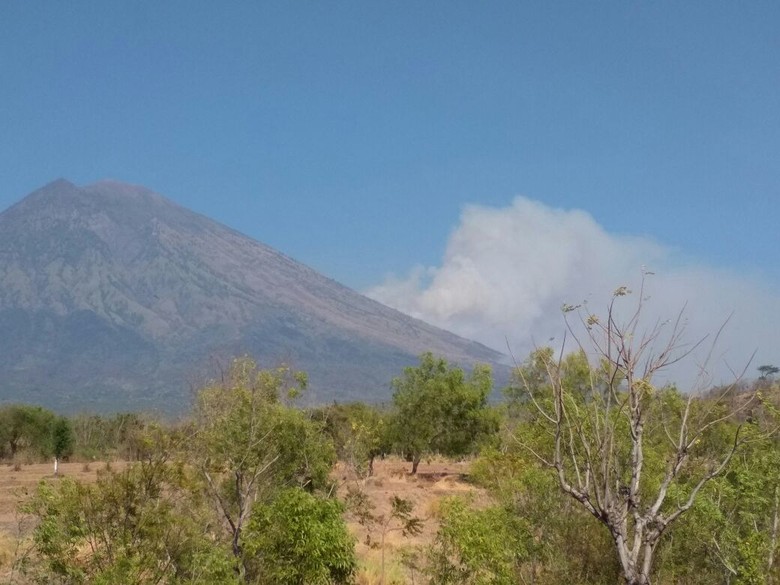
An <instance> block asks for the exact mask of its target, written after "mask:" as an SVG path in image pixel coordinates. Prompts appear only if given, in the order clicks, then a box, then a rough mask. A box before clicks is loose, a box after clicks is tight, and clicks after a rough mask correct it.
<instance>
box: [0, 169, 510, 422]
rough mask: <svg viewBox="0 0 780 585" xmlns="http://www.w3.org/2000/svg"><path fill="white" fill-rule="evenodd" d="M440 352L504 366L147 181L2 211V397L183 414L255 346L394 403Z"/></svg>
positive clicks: (41, 194)
mask: <svg viewBox="0 0 780 585" xmlns="http://www.w3.org/2000/svg"><path fill="white" fill-rule="evenodd" d="M425 350H431V351H434V352H436V353H439V354H442V355H446V356H448V357H449V358H451V359H453V360H456V361H458V362H459V363H461V364H464V365H469V364H472V363H474V362H476V361H483V362H496V361H499V360H501V357H502V356H501V354H499V353H498V352H496V351H494V350H492V349H489V348H487V347H486V346H483V345H480V344H478V343H475V342H472V341H468V340H466V339H463V338H461V337H458V336H456V335H454V334H451V333H448V332H446V331H443V330H441V329H437V328H436V327H433V326H430V325H428V324H426V323H423V322H422V321H419V320H416V319H413V318H411V317H409V316H406V315H404V314H402V313H400V312H398V311H396V310H393V309H390V308H388V307H386V306H384V305H382V304H380V303H378V302H376V301H373V300H371V299H368V298H367V297H364V296H362V295H360V294H358V293H356V292H354V291H352V290H350V289H348V288H346V287H344V286H342V285H340V284H338V283H337V282H335V281H333V280H331V279H328V278H326V277H324V276H322V275H321V274H318V273H317V272H315V271H313V270H312V269H310V268H308V267H306V266H304V265H302V264H300V263H298V262H296V261H294V260H292V259H291V258H289V257H287V256H285V255H283V254H281V253H279V252H277V251H276V250H273V249H272V248H270V247H268V246H266V245H264V244H261V243H259V242H257V241H255V240H252V239H251V238H248V237H246V236H244V235H242V234H240V233H238V232H236V231H234V230H232V229H230V228H227V227H225V226H223V225H221V224H219V223H217V222H214V221H212V220H210V219H208V218H206V217H204V216H201V215H198V214H196V213H193V212H191V211H189V210H187V209H184V208H182V207H180V206H178V205H176V204H174V203H173V202H171V201H169V200H167V199H165V198H164V197H162V196H160V195H158V194H156V193H153V192H152V191H149V190H148V189H145V188H143V187H138V186H133V185H127V184H123V183H119V182H114V181H103V182H99V183H95V184H93V185H88V186H86V187H81V188H80V187H77V186H75V185H73V184H71V183H69V182H68V181H65V180H58V181H55V182H53V183H51V184H49V185H47V186H45V187H43V188H42V189H39V190H38V191H35V192H34V193H32V194H31V195H29V196H28V197H26V198H25V199H23V200H22V201H20V202H19V203H17V204H16V205H14V206H12V207H11V208H9V209H7V210H6V211H5V212H3V213H2V214H0V379H2V383H0V401H26V402H35V403H40V404H45V405H49V406H53V407H59V408H64V409H67V410H77V409H82V408H84V409H93V410H111V409H118V408H132V409H136V410H137V409H145V408H161V409H163V410H167V411H174V412H175V411H178V410H181V409H183V408H184V407H185V405H186V404H187V401H188V400H189V389H190V386H191V385H193V384H198V383H200V382H201V381H203V380H204V378H205V377H208V376H213V375H215V372H216V371H217V370H216V366H217V365H218V364H219V363H222V364H224V362H225V361H226V360H227V359H228V358H229V357H231V356H234V355H238V354H243V353H248V354H250V355H252V356H254V357H256V358H257V359H258V360H259V361H261V363H262V364H263V365H269V366H270V365H274V364H276V363H278V362H279V361H286V362H288V363H291V364H292V365H293V366H294V367H296V368H298V369H302V370H305V371H307V372H308V373H309V377H310V381H311V388H312V393H313V395H314V398H315V399H316V400H318V401H327V400H332V399H334V398H336V399H342V400H343V399H349V398H362V399H366V400H372V399H386V398H387V397H388V396H389V381H390V380H391V378H392V377H393V376H394V375H397V374H398V373H400V371H401V368H402V367H403V366H404V365H408V364H411V363H414V362H415V360H416V356H417V355H418V354H419V353H421V352H422V351H425Z"/></svg>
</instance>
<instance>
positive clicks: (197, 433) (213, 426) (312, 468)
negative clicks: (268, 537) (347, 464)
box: [190, 358, 335, 581]
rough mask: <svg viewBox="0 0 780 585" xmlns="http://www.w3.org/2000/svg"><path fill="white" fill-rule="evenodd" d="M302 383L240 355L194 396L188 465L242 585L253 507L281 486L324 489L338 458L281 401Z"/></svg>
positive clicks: (313, 429) (311, 424) (319, 433)
mask: <svg viewBox="0 0 780 585" xmlns="http://www.w3.org/2000/svg"><path fill="white" fill-rule="evenodd" d="M305 383H306V380H305V376H304V375H303V374H301V373H296V372H293V371H291V370H290V369H289V368H287V367H286V366H281V367H278V368H275V369H261V368H258V367H257V364H256V363H255V362H254V361H252V360H251V359H249V358H240V359H236V360H234V362H233V364H232V367H231V369H230V371H229V373H228V375H227V376H226V377H225V379H224V380H222V381H220V382H215V383H213V384H211V385H209V386H207V387H206V388H204V389H202V390H201V391H200V392H199V394H198V397H197V402H196V405H195V413H194V429H193V431H194V432H193V438H192V441H191V454H190V457H191V459H190V462H191V464H192V465H194V466H195V467H196V468H197V469H198V471H199V473H200V474H201V477H203V480H204V483H205V490H206V493H207V494H208V496H209V497H210V498H211V499H212V501H213V502H214V504H215V505H216V509H217V512H218V514H219V515H220V516H221V518H222V520H223V525H224V526H225V527H226V529H227V532H228V535H229V538H230V543H231V549H232V551H233V554H234V556H235V557H236V559H237V560H238V562H239V571H240V578H241V580H242V581H247V579H248V575H247V563H248V559H247V556H246V554H245V552H244V548H243V543H244V540H243V538H242V533H243V530H244V528H245V526H246V523H247V522H248V520H249V518H250V516H251V514H252V509H253V507H254V505H255V504H256V503H257V502H268V501H271V500H272V499H273V497H274V495H275V493H276V492H278V491H279V490H282V489H285V488H289V487H294V486H295V487H300V488H305V489H306V490H309V491H313V490H315V489H317V488H322V487H324V485H325V484H326V483H327V481H328V478H327V474H328V473H329V471H330V469H331V466H332V464H333V462H334V460H335V453H334V449H333V447H332V445H331V444H330V442H329V441H327V440H325V439H326V437H325V436H324V433H323V432H322V428H321V426H319V425H317V424H316V423H314V422H313V421H311V420H309V419H308V418H306V416H305V414H304V413H303V412H302V411H300V410H296V409H293V408H290V407H288V406H285V405H284V404H283V403H282V401H283V400H285V399H292V398H293V397H294V396H296V395H297V394H298V393H299V392H300V391H301V390H302V388H303V387H304V386H305Z"/></svg>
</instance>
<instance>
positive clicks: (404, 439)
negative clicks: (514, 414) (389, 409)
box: [392, 353, 496, 474]
mask: <svg viewBox="0 0 780 585" xmlns="http://www.w3.org/2000/svg"><path fill="white" fill-rule="evenodd" d="M392 384H393V389H394V393H393V404H394V405H395V418H394V439H395V443H396V447H397V448H398V449H399V451H400V452H401V453H403V454H404V455H406V456H408V457H409V458H410V459H411V461H412V473H413V474H414V473H417V467H418V465H419V464H420V460H421V459H422V457H423V456H424V455H425V454H426V453H441V454H443V455H449V456H458V455H465V454H467V453H469V452H471V451H472V450H473V449H474V447H475V445H476V443H477V441H479V439H480V438H481V437H482V436H483V435H484V434H486V433H489V432H491V431H494V430H495V428H496V421H495V419H494V418H492V417H491V414H490V413H491V411H490V410H489V409H488V408H487V397H488V395H489V393H490V391H491V389H492V386H493V380H492V375H491V370H490V367H489V366H486V365H476V366H475V367H474V369H473V371H472V372H471V374H470V375H469V376H466V374H465V373H464V371H463V370H462V369H461V368H457V367H453V366H450V365H449V364H448V363H447V360H445V359H444V358H439V357H434V356H433V354H431V353H425V354H423V355H422V356H421V357H420V365H419V366H417V367H409V368H406V369H405V370H404V374H403V376H401V377H399V378H395V379H394V380H393V383H392Z"/></svg>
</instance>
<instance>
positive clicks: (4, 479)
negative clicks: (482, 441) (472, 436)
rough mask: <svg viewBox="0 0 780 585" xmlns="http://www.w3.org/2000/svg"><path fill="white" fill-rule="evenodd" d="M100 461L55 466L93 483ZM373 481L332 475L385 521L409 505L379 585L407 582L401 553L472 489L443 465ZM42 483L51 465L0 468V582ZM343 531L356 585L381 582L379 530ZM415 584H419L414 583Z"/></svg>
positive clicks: (381, 473)
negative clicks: (410, 525)
mask: <svg viewBox="0 0 780 585" xmlns="http://www.w3.org/2000/svg"><path fill="white" fill-rule="evenodd" d="M126 465H127V464H126V463H123V462H112V463H111V465H110V468H111V469H113V470H117V471H119V470H121V469H122V468H124V467H125V466H126ZM106 467H107V465H106V463H105V462H92V463H90V464H89V465H86V464H84V463H61V464H60V477H70V478H73V479H77V480H80V481H87V482H89V481H94V480H95V479H96V478H97V475H98V472H99V471H100V470H104V469H106ZM374 470H375V473H374V477H371V478H369V479H368V480H367V481H365V482H364V483H363V482H360V481H358V480H357V479H356V478H355V477H353V476H351V474H349V473H348V472H347V471H346V470H345V469H344V468H343V467H342V466H338V467H337V468H336V469H335V470H334V478H335V479H336V480H337V481H338V483H339V486H340V487H339V493H340V494H341V495H344V494H346V492H347V489H348V488H349V487H350V486H351V487H353V488H354V487H360V488H361V489H362V490H363V491H364V492H365V494H366V495H367V496H368V498H369V501H370V502H371V504H372V505H373V508H374V510H373V513H374V514H375V515H377V516H383V515H384V516H385V517H386V516H387V515H388V514H389V513H390V510H391V499H392V497H393V496H398V497H400V498H404V499H407V500H410V501H411V502H412V503H413V504H414V514H415V515H416V516H417V517H419V518H422V519H423V520H424V524H423V530H422V532H421V533H420V534H418V535H415V536H410V537H404V536H403V535H402V534H401V532H400V531H398V530H394V531H391V532H388V533H387V534H386V536H385V585H401V584H406V583H411V582H412V581H411V572H410V570H409V569H408V568H407V567H406V566H404V563H403V557H404V554H403V553H404V551H409V550H414V549H422V548H424V547H425V546H427V545H429V544H431V543H432V542H433V539H434V537H435V535H436V531H437V529H438V519H439V505H440V502H441V499H442V498H444V497H447V496H452V495H458V494H464V493H468V492H473V493H476V494H477V495H479V492H478V490H477V489H476V488H475V487H474V486H472V485H471V484H469V483H468V481H467V480H466V475H467V473H468V464H467V463H454V462H451V461H446V460H433V461H430V462H425V461H423V462H422V463H421V464H420V468H419V471H418V473H417V475H416V476H413V475H410V474H409V470H410V464H409V463H406V462H404V461H401V460H399V459H396V458H388V459H386V460H383V461H377V462H376V463H375V467H374ZM42 480H46V481H57V478H56V477H54V475H53V468H52V465H51V464H48V463H46V464H30V465H26V464H22V465H21V466H20V467H19V470H18V471H14V467H13V466H12V465H2V466H0V582H6V581H5V580H4V578H7V576H8V574H9V571H10V568H11V564H12V562H13V560H14V556H15V555H16V554H17V550H18V543H19V539H22V538H24V537H25V534H24V533H25V532H29V527H27V529H26V530H25V528H24V527H23V526H20V521H19V517H18V514H17V512H16V509H17V507H18V505H19V503H20V502H21V501H23V500H24V499H25V498H26V497H27V496H28V494H30V493H31V491H32V490H34V489H35V486H36V485H37V484H38V483H39V482H40V481H42ZM348 526H349V528H350V530H351V531H352V533H353V534H354V535H355V538H356V541H357V543H356V551H357V555H358V559H359V563H360V566H359V571H358V576H357V583H358V585H379V584H380V583H381V568H380V567H381V555H382V551H381V549H380V546H379V540H380V538H381V534H380V529H379V528H377V527H374V528H373V529H367V528H366V527H364V526H361V525H360V524H359V523H358V522H356V521H355V520H354V519H352V518H350V519H348ZM416 582H422V581H421V580H420V579H417V580H416Z"/></svg>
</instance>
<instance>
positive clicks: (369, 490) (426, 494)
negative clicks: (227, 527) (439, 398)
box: [336, 458, 481, 585]
mask: <svg viewBox="0 0 780 585" xmlns="http://www.w3.org/2000/svg"><path fill="white" fill-rule="evenodd" d="M410 467H411V465H410V464H409V463H406V462H404V461H401V460H399V459H397V458H389V459H386V460H384V461H377V462H376V463H375V465H374V477H371V478H369V479H368V480H367V481H366V482H365V483H362V482H360V481H358V480H356V479H355V478H354V477H352V476H350V474H349V473H348V472H347V471H346V470H344V469H343V468H341V467H339V468H337V469H336V474H337V478H338V480H339V482H340V484H341V488H340V493H341V494H342V495H344V494H346V491H347V489H348V488H349V487H352V488H359V489H362V490H363V492H364V493H365V494H366V495H367V496H368V499H369V501H370V502H371V504H372V505H373V513H374V515H377V516H385V517H387V516H388V515H389V513H390V511H391V500H392V498H393V496H398V497H400V498H404V499H407V500H409V501H411V502H412V503H413V504H414V515H415V516H417V517H418V518H421V519H423V521H424V524H423V530H422V532H421V533H420V534H418V535H415V536H409V537H405V536H403V534H402V533H401V531H399V530H394V531H391V532H389V533H387V534H386V535H385V585H392V584H394V583H397V584H405V583H411V574H410V571H409V570H408V569H407V568H406V567H404V563H403V556H404V555H403V553H404V551H409V550H414V549H418V550H419V549H422V548H424V547H426V546H428V545H430V544H432V543H433V540H434V538H435V536H436V532H437V530H438V527H439V525H438V520H439V508H440V502H441V500H442V498H445V497H447V496H453V495H462V494H465V493H474V494H475V495H477V496H479V495H481V494H480V492H479V490H478V489H477V488H475V487H474V486H473V485H471V484H469V483H468V481H467V479H466V476H467V474H468V468H469V465H468V463H454V462H451V461H447V460H433V461H430V462H425V461H424V462H422V463H421V464H420V468H419V470H418V472H417V475H411V474H410V473H409V470H410ZM396 525H397V524H395V525H392V526H396ZM348 526H349V529H350V530H351V531H352V533H353V534H354V535H355V538H356V539H357V545H356V550H357V555H358V558H359V559H360V569H359V572H358V580H357V582H358V584H360V585H378V584H379V583H380V582H381V579H380V576H381V569H380V567H381V556H382V551H381V547H380V546H379V541H380V539H381V529H379V528H378V527H374V528H373V529H370V528H366V527H365V526H361V525H360V524H359V523H358V522H357V521H356V520H355V519H352V518H350V519H349V521H348Z"/></svg>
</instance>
